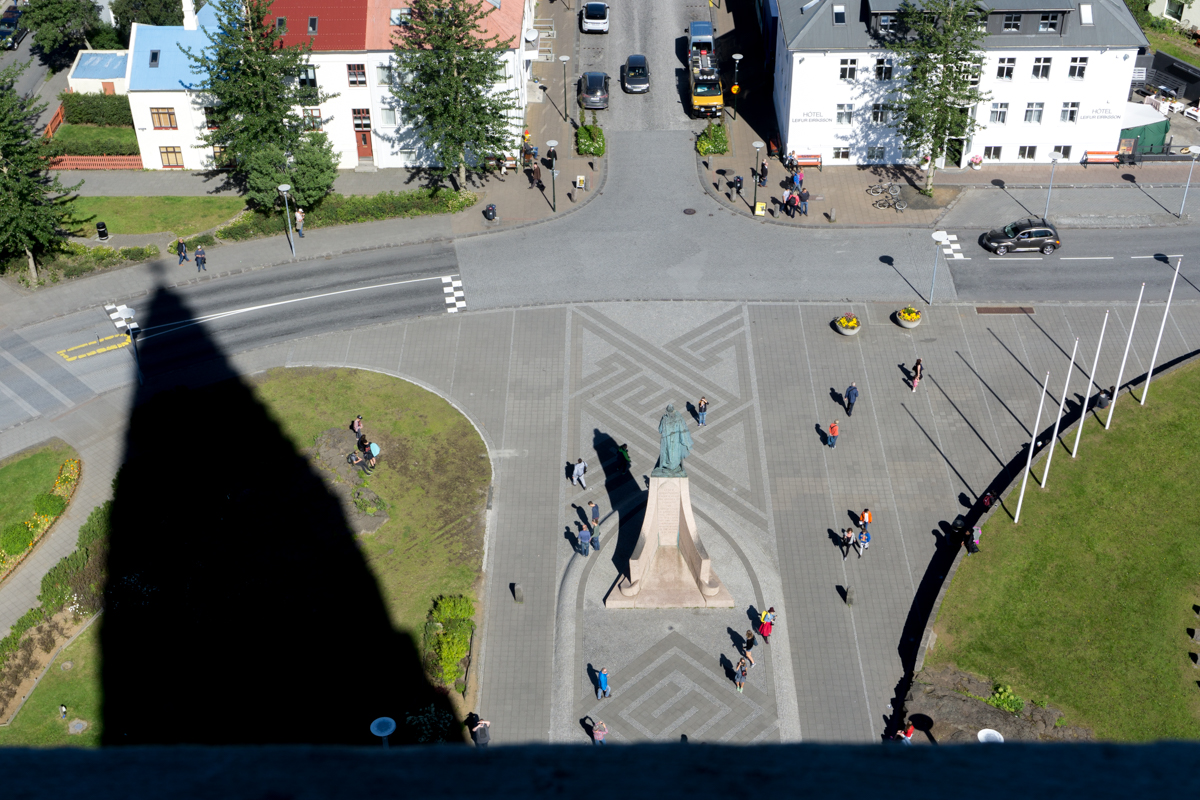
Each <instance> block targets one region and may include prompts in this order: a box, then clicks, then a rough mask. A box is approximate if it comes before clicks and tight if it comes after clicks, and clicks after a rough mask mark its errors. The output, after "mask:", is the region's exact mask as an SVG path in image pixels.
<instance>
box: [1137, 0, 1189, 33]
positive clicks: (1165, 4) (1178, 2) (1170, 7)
mask: <svg viewBox="0 0 1200 800" xmlns="http://www.w3.org/2000/svg"><path fill="white" fill-rule="evenodd" d="M1146 10H1147V11H1149V12H1150V13H1151V14H1152V15H1153V16H1156V17H1165V18H1167V19H1169V20H1172V21H1174V22H1178V23H1179V24H1180V25H1183V26H1184V27H1185V28H1190V27H1191V26H1193V25H1200V14H1197V13H1196V12H1195V10H1193V9H1191V8H1188V7H1187V5H1186V4H1185V3H1184V0H1150V6H1149V8H1147V9H1146Z"/></svg>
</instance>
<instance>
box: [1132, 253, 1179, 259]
mask: <svg viewBox="0 0 1200 800" xmlns="http://www.w3.org/2000/svg"><path fill="white" fill-rule="evenodd" d="M1130 258H1158V256H1130ZM1166 258H1183V253H1176V254H1175V255H1172V256H1166Z"/></svg>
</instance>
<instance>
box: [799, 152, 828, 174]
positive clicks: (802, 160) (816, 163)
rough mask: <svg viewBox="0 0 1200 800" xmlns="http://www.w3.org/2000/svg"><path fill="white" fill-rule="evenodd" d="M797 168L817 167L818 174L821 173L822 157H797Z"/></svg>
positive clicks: (818, 155)
mask: <svg viewBox="0 0 1200 800" xmlns="http://www.w3.org/2000/svg"><path fill="white" fill-rule="evenodd" d="M796 166H798V167H816V168H817V172H821V171H822V170H821V156H820V154H817V155H799V154H797V155H796Z"/></svg>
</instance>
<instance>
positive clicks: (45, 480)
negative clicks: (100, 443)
mask: <svg viewBox="0 0 1200 800" xmlns="http://www.w3.org/2000/svg"><path fill="white" fill-rule="evenodd" d="M68 458H78V455H77V454H76V452H75V451H74V450H73V449H72V448H71V447H70V446H69V445H68V444H67V443H66V442H61V441H56V442H54V443H53V444H50V445H47V446H46V447H42V448H39V449H37V450H34V451H27V452H24V453H18V454H17V455H15V456H13V457H12V458H10V459H8V460H7V461H5V462H3V466H0V530H2V529H3V528H4V526H5V525H7V524H8V523H10V522H24V521H25V520H27V519H29V518H30V517H32V516H33V498H34V496H35V495H39V494H42V493H44V492H49V491H50V490H51V489H53V488H54V479H55V478H56V477H58V469H59V467H61V466H62V465H63V462H64V461H66V460H67V459H68Z"/></svg>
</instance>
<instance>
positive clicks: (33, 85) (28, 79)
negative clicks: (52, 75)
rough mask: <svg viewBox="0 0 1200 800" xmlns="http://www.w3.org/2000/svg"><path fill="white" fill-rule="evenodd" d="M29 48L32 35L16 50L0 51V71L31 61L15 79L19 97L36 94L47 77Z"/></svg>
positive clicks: (31, 43) (44, 69) (39, 61)
mask: <svg viewBox="0 0 1200 800" xmlns="http://www.w3.org/2000/svg"><path fill="white" fill-rule="evenodd" d="M5 5H7V4H5ZM31 47H33V34H32V33H31V34H29V35H28V36H26V37H25V41H23V42H21V44H19V45H17V49H16V50H0V69H3V68H5V67H10V66H12V65H13V64H23V63H25V62H26V61H29V60H30V59H32V60H33V63H32V64H30V65H29V68H28V69H26V70H25V72H23V73H22V74H21V77H20V78H18V79H17V83H16V86H15V87H14V88H16V90H17V94H20V95H31V94H37V92H38V89H40V88H41V86H42V83H43V82H44V81H45V80H46V76H47V75H48V72H47V70H46V68H45V67H44V66H42V63H41V60H40V59H39V58H38V57H36V56H34V55H33V53H32V51H31V50H30V48H31Z"/></svg>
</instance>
